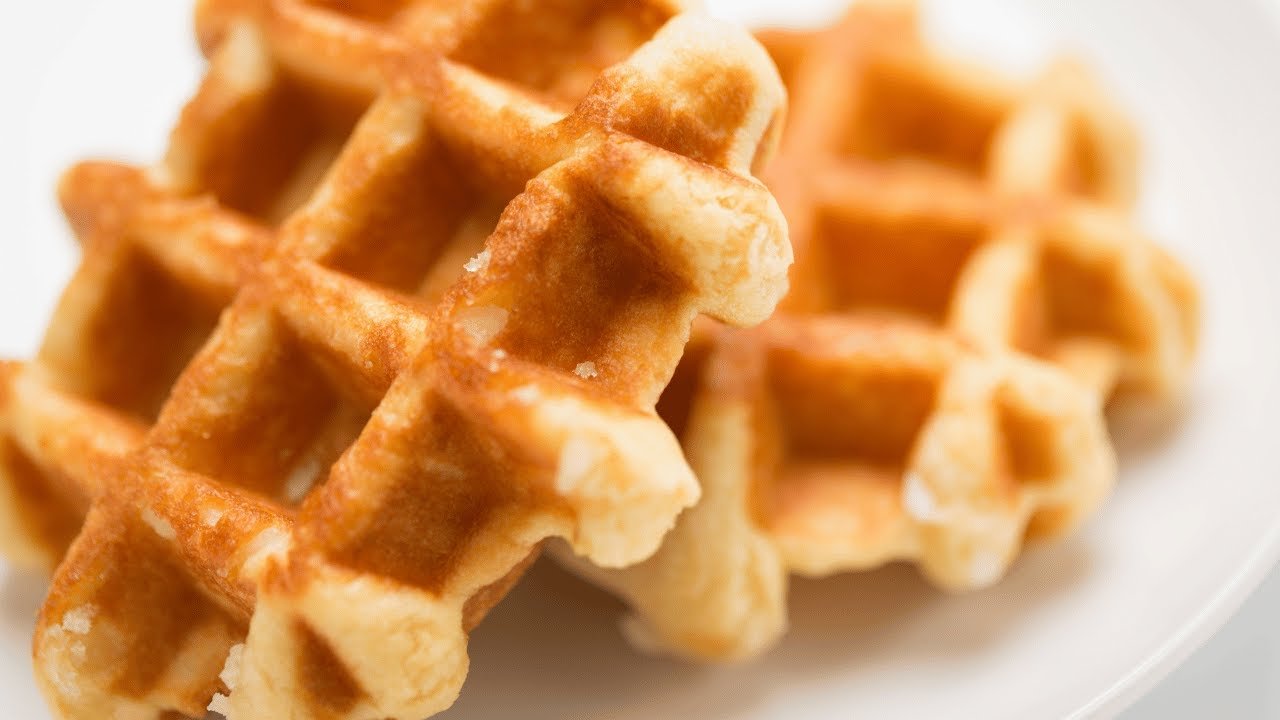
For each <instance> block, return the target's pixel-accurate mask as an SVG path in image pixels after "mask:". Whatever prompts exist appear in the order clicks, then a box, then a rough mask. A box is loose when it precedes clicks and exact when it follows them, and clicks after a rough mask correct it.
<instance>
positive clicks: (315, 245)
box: [0, 0, 790, 720]
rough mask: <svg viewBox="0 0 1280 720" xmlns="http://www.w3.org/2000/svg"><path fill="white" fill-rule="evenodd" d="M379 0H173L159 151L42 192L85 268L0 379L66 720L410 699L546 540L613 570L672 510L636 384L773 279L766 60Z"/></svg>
mask: <svg viewBox="0 0 1280 720" xmlns="http://www.w3.org/2000/svg"><path fill="white" fill-rule="evenodd" d="M388 8H389V5H388V4H378V3H363V4H361V3H302V2H296V1H289V0H257V1H254V2H244V1H240V2H232V1H226V0H207V1H206V2H203V3H201V5H200V7H199V11H198V21H197V25H198V30H199V35H200V38H201V41H202V45H203V47H204V48H205V50H206V52H208V54H209V55H210V58H211V61H210V69H209V73H208V75H207V77H206V79H205V80H204V82H203V84H202V86H201V88H200V90H199V92H198V93H197V95H196V97H195V98H194V100H193V101H192V102H191V103H190V104H189V105H188V107H187V108H186V110H185V111H184V112H183V114H182V116H181V119H180V121H179V124H178V126H177V128H176V130H175V131H174V133H173V135H172V141H171V147H170V149H169V151H168V153H167V155H166V158H165V160H164V162H162V163H161V164H160V165H159V166H158V167H157V168H153V169H149V170H140V169H135V168H130V167H124V166H118V165H111V164H102V163H96V164H93V163H91V164H86V165H82V166H79V167H77V168H75V169H73V170H72V171H70V172H69V173H68V174H67V176H66V177H65V179H64V180H63V183H62V187H61V196H62V202H63V205H64V207H65V210H66V213H67V216H68V218H69V219H70V221H71V224H72V226H73V227H74V229H75V230H76V232H77V235H78V237H79V238H80V239H81V241H82V243H83V246H84V259H83V262H82V264H81V266H80V268H79V269H78V271H77V272H76V274H75V276H74V277H73V279H72V280H71V282H70V284H69V285H68V287H67V289H66V291H65V294H64V296H63V298H62V300H61V301H60V304H59V306H58V308H57V310H56V313H55V317H54V319H53V322H52V324H51V326H50V329H49V332H48V335H47V337H46V340H45V343H44V346H43V347H42V348H41V350H40V353H39V355H38V357H37V358H36V359H35V360H34V361H33V362H31V363H30V364H27V365H19V364H7V365H0V381H2V382H0V463H2V464H0V478H2V479H3V480H4V482H3V483H0V501H2V502H0V513H3V515H0V520H3V524H2V525H0V527H2V528H3V540H4V544H5V547H6V548H7V550H8V552H9V554H10V556H11V557H14V558H17V559H19V560H24V561H27V562H28V563H31V564H41V563H54V562H57V561H58V559H59V558H62V559H61V563H60V564H59V565H58V568H57V571H56V573H55V576H54V580H53V584H52V587H51V590H50V592H49V596H48V598H47V600H46V602H45V605H44V608H43V609H42V611H41V616H40V619H39V622H38V626H37V630H36V638H35V642H34V660H35V669H36V676H37V679H38V682H39V684H40V686H41V688H42V691H43V692H44V694H45V696H46V698H47V700H48V701H49V703H50V705H51V707H52V709H53V710H54V712H55V714H56V715H57V716H59V717H66V718H98V717H113V718H157V717H169V716H170V715H171V714H172V713H181V714H185V715H188V716H194V717H202V716H203V715H204V713H205V710H206V706H207V707H208V708H209V709H211V710H214V711H218V712H221V713H223V714H225V715H226V716H228V717H229V718H231V719H232V720H250V719H256V718H284V717H290V718H326V719H330V718H351V719H352V720H356V719H359V720H366V719H368V718H374V717H377V718H412V719H415V720H416V718H421V717H424V716H427V715H430V714H432V713H434V712H436V711H438V710H440V709H442V708H444V707H447V706H448V705H449V704H451V703H452V701H453V699H454V698H455V696H456V694H457V692H458V689H459V686H460V684H461V682H462V679H463V677H464V676H465V673H466V669H467V657H466V637H467V633H468V631H469V629H470V628H471V627H472V626H473V625H474V624H475V623H476V622H478V621H479V620H480V618H481V617H482V616H483V614H484V613H485V611H486V610H487V609H488V608H489V607H491V606H492V605H493V604H494V603H495V602H497V601H498V600H499V599H500V598H501V597H502V595H503V594H504V593H505V591H506V589H507V588H508V587H509V586H510V585H511V584H512V583H513V582H515V580H516V579H517V578H518V577H519V574H520V572H521V570H522V569H523V568H524V567H525V566H526V565H527V564H528V563H529V562H530V561H531V560H532V559H533V558H534V557H535V556H536V554H537V552H538V550H539V548H540V547H541V545H542V543H543V541H544V540H545V539H546V538H549V537H559V538H564V539H565V540H566V541H567V542H568V543H569V544H570V545H571V546H572V547H573V549H574V551H575V552H578V553H580V554H581V555H582V556H583V557H585V558H587V559H589V560H590V561H591V562H593V563H599V564H601V565H608V566H615V565H622V564H626V563H629V562H634V561H636V560H639V559H641V558H644V557H646V556H648V555H649V554H651V553H652V552H653V551H654V549H655V548H656V546H657V545H658V543H659V541H660V539H661V537H662V535H663V534H664V533H665V532H666V531H667V530H668V529H669V528H670V526H671V525H672V523H673V522H674V519H675V516H676V515H677V513H678V512H679V511H680V510H681V509H682V508H684V507H687V506H689V505H690V504H692V503H693V502H694V501H695V499H696V497H697V494H698V489H697V485H696V482H695V479H694V477H693V475H692V473H691V472H690V470H689V468H688V466H687V464H686V462H685V460H684V459H683V456H682V453H681V449H680V446H679V444H678V442H677V441H676V439H675V437H674V436H673V435H672V433H671V431H670V430H669V429H668V428H667V427H666V425H665V424H663V422H662V421H661V420H660V419H659V418H658V416H657V414H656V413H655V412H654V404H655V402H656V401H657V399H658V396H659V394H660V392H661V391H662V388H663V387H664V386H665V384H666V383H667V381H668V379H669V377H670V376H671V374H672V372H673V371H674V369H675V367H676V364H677V362H678V359H679V357H680V354H681V352H682V349H683V347H684V344H685V341H686V340H687V338H688V334H689V326H690V324H691V323H692V322H693V320H694V318H695V317H696V316H697V315H698V314H699V313H706V314H709V315H711V316H714V317H717V318H719V319H721V320H723V321H725V322H729V323H734V324H749V323H755V322H759V321H761V320H763V319H764V318H765V317H766V316H768V315H769V314H770V313H771V312H772V310H773V307H774V305H775V304H776V303H777V301H778V299H779V298H780V297H781V296H782V295H783V294H784V293H785V288H786V268H787V266H788V264H789V262H790V249H789V246H788V244H787V242H786V231H785V223H784V221H783V220H782V216H781V213H780V211H779V210H778V208H777V205H776V203H775V202H774V200H773V198H772V196H771V195H770V194H769V193H768V192H767V190H766V189H765V188H764V186H763V185H762V184H760V183H759V182H758V181H756V180H754V179H752V177H751V169H752V167H753V165H754V164H756V163H759V162H760V161H762V160H763V159H764V158H766V157H768V155H769V154H770V152H771V149H772V147H773V144H774V142H775V139H776V138H775V136H776V130H777V128H778V127H779V116H780V113H781V103H782V100H783V91H782V86H781V83H780V82H779V80H778V77H777V74H776V71H775V70H774V68H773V66H772V64H771V63H770V62H769V59H768V56H767V55H766V54H765V52H764V51H763V50H762V49H761V48H760V47H759V46H758V44H757V43H755V42H754V41H753V40H752V39H751V38H750V36H748V35H747V34H745V33H742V32H740V31H737V30H735V29H733V28H730V27H725V26H722V25H720V24H718V23H715V22H713V21H710V20H708V19H705V18H703V17H700V16H696V15H691V14H682V13H680V12H678V11H679V8H677V7H675V6H674V5H671V4H668V3H665V2H657V1H655V2H634V3H627V4H625V5H623V4H619V5H610V6H602V5H600V4H597V3H590V2H565V1H563V0H560V1H551V0H548V1H547V2H543V3H530V2H493V1H489V0H486V1H484V2H472V3H442V2H403V3H399V4H397V5H396V6H395V12H388ZM513 33H514V34H513ZM568 36H572V37H573V38H575V39H576V40H577V41H578V42H576V43H572V44H565V43H564V42H563V38H565V37H568Z"/></svg>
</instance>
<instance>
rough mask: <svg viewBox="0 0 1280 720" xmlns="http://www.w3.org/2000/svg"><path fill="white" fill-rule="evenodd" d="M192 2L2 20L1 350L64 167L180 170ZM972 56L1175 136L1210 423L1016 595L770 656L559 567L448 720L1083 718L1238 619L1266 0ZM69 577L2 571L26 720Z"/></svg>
mask: <svg viewBox="0 0 1280 720" xmlns="http://www.w3.org/2000/svg"><path fill="white" fill-rule="evenodd" d="M713 5H715V6H717V9H718V10H719V11H721V12H722V14H726V15H733V16H737V17H740V18H743V19H752V20H758V19H772V20H778V19H788V18H789V19H792V20H795V21H816V20H819V19H822V18H824V17H830V16H832V15H834V14H835V13H836V12H837V11H838V10H839V6H840V0H834V1H833V2H825V1H822V0H810V1H806V0H776V1H775V2H769V1H768V0H761V1H760V2H743V1H741V0H722V1H721V2H713ZM188 12H189V8H188V7H186V4H184V3H174V2H172V0H127V1H124V0H114V1H113V2H102V3H97V2H93V1H92V0H62V1H61V2H46V3H4V4H3V7H0V87H3V88H5V97H6V99H7V101H8V102H7V106H6V110H5V112H4V113H0V157H2V158H4V162H3V163H0V213H2V215H3V217H4V218H5V223H4V227H5V229H6V232H5V234H4V236H3V239H0V308H3V310H2V311H0V312H2V313H3V318H2V323H0V354H5V355H17V356H25V355H29V354H30V353H31V352H32V351H33V350H34V348H35V347H36V343H37V342H38V339H39V334H40V330H41V327H42V324H43V323H44V321H45V318H46V317H47V315H48V313H49V311H50V309H51V307H52V303H53V301H54V299H55V297H56V295H57V292H58V290H59V288H60V287H61V285H62V283H63V282H64V280H65V278H66V276H67V275H68V273H69V272H70V271H71V268H72V266H73V263H74V259H75V250H74V246H73V244H72V242H71V240H70V239H69V237H68V234H67V232H66V231H65V229H64V227H63V224H62V221H61V219H60V218H59V217H58V214H57V211H56V208H55V206H54V204H53V202H52V199H51V198H52V188H53V183H54V180H55V178H56V175H57V173H58V171H59V169H60V168H62V167H64V166H66V165H67V164H68V163H69V162H70V161H72V160H73V159H74V158H76V157H80V156H83V155H85V154H92V153H105V154H109V155H113V156H122V157H125V158H130V159H134V160H139V161H145V160H149V159H153V158H155V157H158V153H159V152H160V150H161V148H162V145H163V141H164V137H165V129H166V127H167V126H168V124H169V123H170V122H171V121H172V119H173V118H174V117H175V115H176V112H177V108H178V107H179V105H180V102H181V100H182V99H183V97H184V96H185V95H186V94H187V93H188V92H189V91H190V89H191V88H192V87H193V86H194V84H195V82H196V80H197V78H198V76H199V64H198V62H197V59H196V57H195V54H194V52H193V50H192V49H191V45H192V43H191V41H190V39H189V26H190V21H189V18H188ZM930 18H931V23H932V24H933V25H934V26H935V28H934V29H935V31H936V32H937V33H938V35H939V37H940V38H943V39H944V41H945V42H947V43H948V44H950V45H953V46H957V47H963V48H968V49H969V50H970V51H972V52H971V54H975V55H977V56H979V57H983V56H985V57H989V58H994V59H998V60H1000V61H1001V62H1005V63H1008V64H1011V65H1013V66H1015V67H1018V68H1025V69H1029V68H1031V67H1033V66H1034V64H1035V63H1037V62H1039V61H1041V60H1043V59H1044V58H1045V57H1047V56H1048V55H1049V54H1051V53H1052V52H1055V51H1058V50H1061V49H1071V50H1074V51H1078V52H1079V53H1080V54H1082V55H1084V56H1085V57H1086V58H1087V59H1089V60H1090V61H1091V62H1093V63H1094V64H1095V65H1096V66H1097V67H1098V68H1099V69H1100V71H1101V72H1102V74H1103V75H1104V77H1105V78H1106V80H1107V81H1108V83H1109V84H1110V86H1111V87H1112V89H1113V90H1114V91H1115V93H1116V94H1117V95H1118V96H1119V97H1121V98H1123V100H1124V101H1125V103H1126V104H1127V105H1128V106H1129V107H1130V108H1131V110H1132V111H1133V113H1134V115H1135V116H1136V117H1137V119H1138V121H1139V123H1140V124H1141V126H1142V128H1143V130H1144V132H1145V137H1146V139H1147V141H1148V142H1147V146H1148V147H1147V150H1148V153H1147V159H1148V162H1147V167H1146V169H1147V178H1146V184H1145V201H1144V206H1143V214H1144V217H1145V219H1146V224H1147V227H1148V228H1150V229H1152V230H1154V231H1155V232H1156V233H1157V234H1158V235H1159V236H1160V237H1161V238H1163V239H1164V240H1165V242H1166V243H1167V244H1168V245H1169V246H1170V247H1172V248H1173V249H1174V250H1175V251H1176V252H1178V253H1179V254H1180V255H1181V256H1182V257H1183V258H1185V259H1186V260H1187V261H1188V262H1189V264H1190V266H1191V267H1192V268H1193V269H1194V270H1195V272H1196V273H1197V275H1198V276H1199V278H1200V279H1201V281H1202V282H1203V285H1204V289H1205V296H1206V298H1207V305H1206V316H1205V320H1206V334H1205V343H1204V354H1203V358H1202V362H1201V363H1200V366H1199V369H1198V374H1197V378H1196V383H1195V388H1194V392H1193V393H1192V395H1191V400H1190V402H1189V405H1188V408H1187V412H1186V415H1185V417H1184V418H1183V420H1182V422H1181V423H1180V424H1178V425H1176V426H1171V427H1155V428H1147V429H1146V430H1145V431H1144V430H1142V429H1141V428H1138V427H1136V426H1135V425H1133V424H1128V425H1124V426H1122V427H1121V430H1122V434H1123V438H1122V443H1121V444H1122V461H1123V462H1122V465H1123V469H1122V481H1121V486H1120V488H1119V490H1118V492H1117V493H1116V496H1115V498H1114V499H1113V501H1112V502H1111V503H1110V504H1108V505H1107V507H1106V508H1105V510H1104V511H1103V512H1102V513H1101V515H1100V516H1099V517H1098V518H1097V519H1096V520H1095V521H1094V522H1093V523H1092V524H1091V525H1090V526H1089V527H1088V528H1087V529H1086V531H1085V532H1084V533H1083V534H1081V535H1080V536H1078V537H1076V538H1075V539H1073V540H1071V541H1069V542H1066V543H1064V544H1061V545H1057V546H1054V547H1047V548H1040V549H1036V550H1033V551H1031V552H1030V553H1028V555H1027V556H1026V557H1025V558H1024V560H1023V561H1022V562H1020V563H1019V564H1018V566H1017V568H1016V569H1015V571H1014V572H1013V574H1012V575H1011V576H1010V577H1009V579H1008V580H1007V581H1006V582H1004V583H1003V584H1001V585H1000V586H998V587H996V588H994V589H992V590H990V591H987V592H983V593H980V594H976V595H970V596H966V597H958V598H956V597H944V596H941V595H939V594H937V593H935V592H933V591H931V590H929V589H928V588H927V587H925V586H924V585H923V584H922V583H921V582H920V581H919V580H917V579H916V577H915V575H914V574H913V573H912V572H911V571H910V570H908V569H904V568H891V569H888V570H884V571H881V572H877V573H873V574H869V575H860V576H849V577H843V578H838V579H835V580H831V581H828V582H823V583H810V582H798V583H796V587H795V589H794V591H793V593H792V597H793V601H792V607H793V629H792V632H791V635H790V636H789V637H788V639H787V640H786V642H785V643H784V644H783V646H782V647H781V648H779V650H778V651H777V652H775V653H773V654H772V655H770V656H768V657H767V658H765V659H764V660H763V661H760V662H758V663H755V664H752V665H749V666H745V667H735V668H700V667H692V666H688V665H681V664H678V663H673V662H667V661H660V660H652V659H643V658H637V657H636V656H634V655H632V654H631V653H630V652H629V651H628V650H627V649H626V648H625V647H624V646H623V644H622V643H621V641H620V640H619V638H618V635H617V633H616V632H615V628H614V621H615V620H616V616H617V612H618V610H617V607H616V605H614V604H613V603H612V602H611V601H609V600H608V599H606V598H604V597H603V596H601V595H599V594H597V593H595V592H594V591H591V590H589V589H587V588H584V587H582V586H581V585H579V584H577V583H576V582H575V581H572V580H570V579H568V578H566V577H565V576H563V575H562V574H561V573H559V572H558V571H555V570H554V569H552V568H547V567H542V568H539V569H538V570H536V571H535V572H534V573H533V574H532V576H531V577H530V578H529V580H528V581H527V582H525V583H524V584H523V585H522V586H521V587H520V588H519V589H518V590H517V591H516V592H515V593H514V594H513V595H512V596H511V597H510V598H509V599H508V600H507V601H506V602H505V603H504V604H503V605H501V606H500V607H499V609H498V610H497V611H496V612H495V613H494V614H493V616H492V617H491V618H490V620H489V621H488V622H486V623H485V624H484V625H483V626H481V628H480V629H479V630H478V631H477V632H476V633H475V636H474V640H473V643H472V650H473V652H472V675H471V679H470V681H469V682H468V685H467V687H466V688H465V690H464V693H463V699H462V700H461V701H460V702H459V704H458V706H457V707H456V708H455V709H454V710H452V711H450V712H449V713H448V714H447V715H446V717H448V718H450V720H464V719H465V720H473V719H478V718H492V717H510V716H519V717H523V718H565V717H571V718H603V717H609V718H618V719H630V718H636V719H637V720H638V719H640V718H653V717H702V718H721V719H727V718H733V719H735V720H738V719H745V718H752V719H763V718H795V717H812V718H836V717H848V716H850V715H856V716H859V717H869V718H880V717H894V718H939V717H948V718H955V717H966V718H967V717H973V718H984V719H998V718H1060V717H1082V716H1088V715H1091V714H1104V715H1105V714H1111V713H1113V712H1115V711H1117V710H1118V709H1119V708H1121V707H1123V705H1124V704H1125V703H1127V702H1128V701H1129V700H1131V699H1132V698H1134V697H1135V696H1136V695H1137V694H1139V693H1141V692H1142V691H1143V690H1144V689H1145V688H1147V687H1149V686H1150V685H1151V684H1152V683H1154V682H1155V681H1156V680H1157V679H1158V678H1159V677H1160V676H1161V675H1162V674H1164V673H1165V672H1167V671H1168V670H1169V669H1170V668H1171V667H1172V666H1173V665H1174V664H1176V662H1177V661H1178V660H1180V659H1181V658H1182V657H1184V656H1185V655H1186V654H1187V653H1188V652H1190V650H1191V649H1192V648H1194V647H1195V646H1196V645H1197V644H1198V643H1200V642H1201V641H1202V640H1203V639H1204V638H1205V637H1207V636H1208V635H1209V634H1210V633H1211V632H1212V631H1213V630H1214V629H1215V628H1216V627H1217V626H1218V625H1220V624H1221V623H1222V622H1223V621H1224V620H1225V619H1226V618H1227V617H1228V616H1229V615H1230V613H1231V612H1232V611H1233V610H1234V609H1235V607H1236V606H1237V605H1238V604H1239V603H1240V601H1241V600H1242V599H1243V597H1244V596H1245V595H1247V594H1248V592H1249V591H1250V590H1251V589H1252V588H1253V586H1254V585H1255V584H1256V582H1257V581H1258V579H1259V578H1260V577H1261V576H1262V575H1263V574H1264V573H1265V572H1266V570H1267V569H1268V568H1269V567H1270V566H1271V564H1272V562H1273V560H1274V559H1275V557H1276V554H1277V550H1278V549H1280V459H1278V458H1280V453H1277V450H1276V445H1277V442H1276V440H1275V438H1274V435H1275V430H1274V417H1275V415H1274V412H1273V409H1274V408H1275V407H1277V406H1280V382H1277V376H1278V375H1280V346H1278V343H1277V333H1276V328H1277V324H1278V323H1280V318H1278V317H1277V316H1278V308H1280V289H1278V287H1277V286H1278V285H1280V283H1277V282H1276V281H1275V280H1274V279H1273V276H1274V274H1275V273H1276V272H1277V271H1278V270H1280V201H1277V199H1276V198H1277V195H1276V193H1277V191H1280V133H1278V132H1277V130H1278V129H1280V93H1278V92H1276V90H1275V82H1276V78H1280V42H1278V40H1280V38H1278V37H1277V27H1280V26H1278V25H1276V24H1275V23H1274V22H1273V21H1274V20H1275V18H1273V17H1271V16H1270V14H1269V13H1268V10H1267V9H1266V8H1265V7H1263V6H1260V5H1256V4H1251V3H1245V2H1236V3H1220V2H1217V1H1216V0H1180V1H1179V2H1177V3H1169V2H1166V1H1165V0H1129V1H1128V2H1123V3H1118V2H1112V1H1111V0H1087V1H1085V0H965V1H963V2H962V1H961V0H955V1H954V2H950V3H946V2H938V3H933V6H932V7H930ZM41 593H42V582H41V581H40V580H37V579H32V578H25V577H18V576H14V575H12V574H11V573H9V572H8V571H7V570H3V569H0V698H3V699H4V704H5V707H4V712H3V714H4V715H5V716H9V717H22V718H44V717H46V715H45V711H44V710H43V707H42V705H41V704H40V702H39V699H38V697H37V694H36V692H35V690H34V689H33V687H32V682H31V674H30V670H29V667H28V654H27V638H28V634H29V632H30V622H31V621H30V617H31V614H32V613H33V612H34V609H35V608H36V606H37V604H38V602H39V598H40V595H41Z"/></svg>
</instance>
